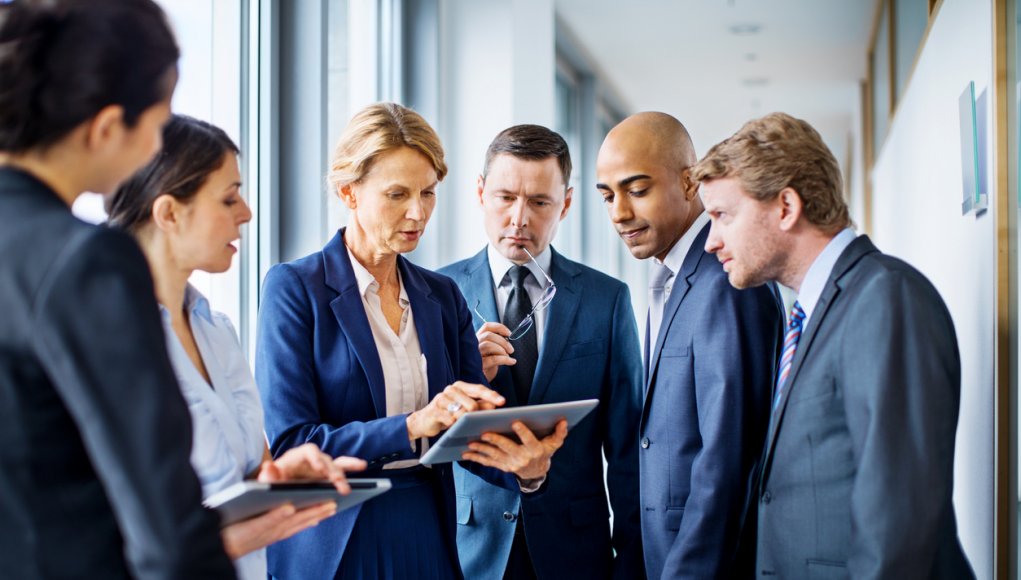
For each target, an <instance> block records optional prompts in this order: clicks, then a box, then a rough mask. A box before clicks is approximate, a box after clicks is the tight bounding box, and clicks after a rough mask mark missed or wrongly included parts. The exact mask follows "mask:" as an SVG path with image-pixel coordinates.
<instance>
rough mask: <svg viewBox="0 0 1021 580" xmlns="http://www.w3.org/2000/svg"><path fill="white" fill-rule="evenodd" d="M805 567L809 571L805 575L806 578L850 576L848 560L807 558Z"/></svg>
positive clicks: (831, 578)
mask: <svg viewBox="0 0 1021 580" xmlns="http://www.w3.org/2000/svg"><path fill="white" fill-rule="evenodd" d="M805 568H806V569H807V571H808V573H807V574H806V575H805V577H806V578H818V579H819V580H837V579H842V578H847V577H848V575H847V563H846V562H834V561H832V560H805Z"/></svg>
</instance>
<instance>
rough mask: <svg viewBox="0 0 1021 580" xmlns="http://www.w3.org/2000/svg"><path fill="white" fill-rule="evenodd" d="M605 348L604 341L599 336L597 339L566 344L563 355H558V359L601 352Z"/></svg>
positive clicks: (569, 358) (568, 358)
mask: <svg viewBox="0 0 1021 580" xmlns="http://www.w3.org/2000/svg"><path fill="white" fill-rule="evenodd" d="M605 349H606V341H605V340H603V339H601V338H600V339H598V340H588V341H585V342H578V343H575V344H572V345H568V347H567V348H565V349H564V355H563V356H562V357H560V360H571V359H572V358H581V357H583V356H591V355H594V354H602V352H603V351H604V350H605Z"/></svg>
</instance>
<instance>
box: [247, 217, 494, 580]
mask: <svg viewBox="0 0 1021 580" xmlns="http://www.w3.org/2000/svg"><path fill="white" fill-rule="evenodd" d="M397 266H398V268H400V272H401V276H402V279H403V282H404V288H405V290H406V291H407V293H408V299H409V300H410V302H411V309H412V311H413V312H414V314H415V327H416V328H417V330H418V338H419V341H420V342H421V345H422V353H423V354H424V355H425V357H426V360H427V361H428V364H427V373H428V380H429V399H430V400H431V399H432V398H433V397H435V396H436V395H437V394H438V393H439V392H440V391H442V390H443V389H444V388H446V386H447V385H449V384H450V383H452V382H454V381H457V380H463V381H468V382H472V383H482V384H485V376H484V375H483V374H482V359H481V357H480V356H479V347H478V340H477V339H476V338H475V332H474V329H473V327H472V322H471V315H470V314H469V312H468V307H467V305H466V304H465V301H464V298H463V297H462V296H461V293H460V291H458V289H457V286H456V285H455V284H454V283H453V281H451V280H450V279H449V278H447V277H445V276H441V275H438V274H436V273H434V272H430V271H429V270H426V269H424V268H419V267H418V266H415V265H414V264H412V263H410V262H408V261H407V260H406V259H404V258H403V257H398V258H397ZM255 360H256V364H255V375H256V380H257V382H258V385H259V391H260V393H261V395H262V400H263V404H264V406H265V409H266V434H267V435H268V437H269V442H270V448H271V450H272V452H273V454H274V455H279V454H280V453H281V452H282V451H283V450H286V449H289V448H292V447H296V446H298V445H301V444H303V443H308V442H311V443H315V444H317V445H318V446H319V447H320V448H322V449H323V451H325V452H326V453H329V454H330V455H334V456H336V455H352V456H356V457H361V458H364V459H366V460H368V461H369V463H370V465H369V469H368V471H366V472H365V473H364V474H359V475H364V476H365V477H379V476H385V474H384V473H382V472H381V469H382V466H383V464H385V463H389V462H392V461H397V460H404V459H413V458H415V457H416V454H415V453H414V452H413V450H412V448H411V446H410V445H409V443H408V431H407V425H406V423H405V420H406V417H407V416H406V415H398V416H394V417H387V416H386V387H385V385H384V381H383V369H382V366H381V365H380V362H379V355H378V353H377V352H376V345H375V341H374V340H373V337H372V330H371V328H370V326H369V320H368V318H367V316H366V314H365V309H364V308H363V306H362V298H361V295H360V293H359V291H358V285H357V281H356V279H355V275H354V271H353V270H352V268H351V261H350V259H349V257H348V253H347V250H346V248H345V246H344V230H343V229H341V230H340V232H339V233H338V234H337V235H336V236H334V238H333V239H332V240H330V242H329V243H327V244H326V246H325V247H324V248H323V250H322V251H321V252H316V253H314V254H311V255H309V256H306V257H304V258H301V259H299V260H295V261H293V262H290V263H286V264H278V265H276V266H274V267H273V268H271V269H270V271H269V272H268V273H267V275H266V280H265V283H264V285H263V296H262V308H261V312H260V318H259V329H258V339H257V343H256V359H255ZM434 469H436V470H437V473H438V474H439V475H440V480H441V482H442V483H441V485H440V486H439V488H438V489H437V490H436V496H437V501H439V502H440V504H441V505H440V506H439V511H440V513H441V515H442V516H443V517H444V518H445V520H446V521H445V522H444V527H445V529H446V530H447V532H448V534H449V537H448V542H447V544H448V545H449V546H450V547H451V550H452V551H453V550H454V541H455V527H456V524H455V523H454V521H455V520H454V514H455V507H454V482H453V477H452V476H451V471H450V466H449V465H441V466H436V467H435V468H434ZM359 512H360V509H359V508H358V507H354V508H351V509H348V510H345V511H343V512H340V513H339V514H337V515H336V516H334V517H332V518H329V519H327V520H325V521H323V522H321V523H320V524H319V525H318V526H316V527H315V528H312V529H309V530H306V531H304V532H301V533H299V534H297V535H295V536H293V537H291V538H290V539H288V540H285V541H283V542H279V543H277V544H274V545H272V546H270V548H269V551H268V565H269V571H270V573H271V574H273V575H274V576H277V577H280V578H288V579H290V578H303V579H305V578H324V579H332V578H333V577H334V575H335V574H336V571H337V568H338V566H339V564H340V560H341V556H342V555H343V553H344V547H345V545H346V544H347V541H348V538H349V537H350V535H351V530H352V529H353V527H354V524H355V521H356V520H357V518H358V514H359ZM409 526H411V527H413V526H414V522H409ZM395 541H396V538H395ZM452 557H453V558H454V561H455V562H456V561H457V560H456V557H457V555H456V553H455V554H453V555H452Z"/></svg>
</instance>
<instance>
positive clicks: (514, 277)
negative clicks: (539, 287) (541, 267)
mask: <svg viewBox="0 0 1021 580" xmlns="http://www.w3.org/2000/svg"><path fill="white" fill-rule="evenodd" d="M531 273H532V272H531V271H530V270H529V269H528V268H526V267H525V266H511V269H510V272H508V275H509V276H510V279H511V283H512V284H514V287H515V288H520V289H524V287H525V280H526V279H527V278H528V276H529V274H531Z"/></svg>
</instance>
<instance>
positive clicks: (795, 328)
mask: <svg viewBox="0 0 1021 580" xmlns="http://www.w3.org/2000/svg"><path fill="white" fill-rule="evenodd" d="M804 321H805V311H804V310H802V308H801V304H800V303H799V302H795V303H794V307H793V308H791V322H790V324H788V325H787V334H786V335H785V336H784V337H783V352H782V353H781V354H780V372H779V373H777V375H776V396H775V397H774V398H773V411H776V409H777V407H779V406H780V397H781V396H783V386H784V382H786V380H787V375H789V374H791V363H793V362H794V351H796V350H797V349H798V339H800V338H801V323H802V322H804Z"/></svg>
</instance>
